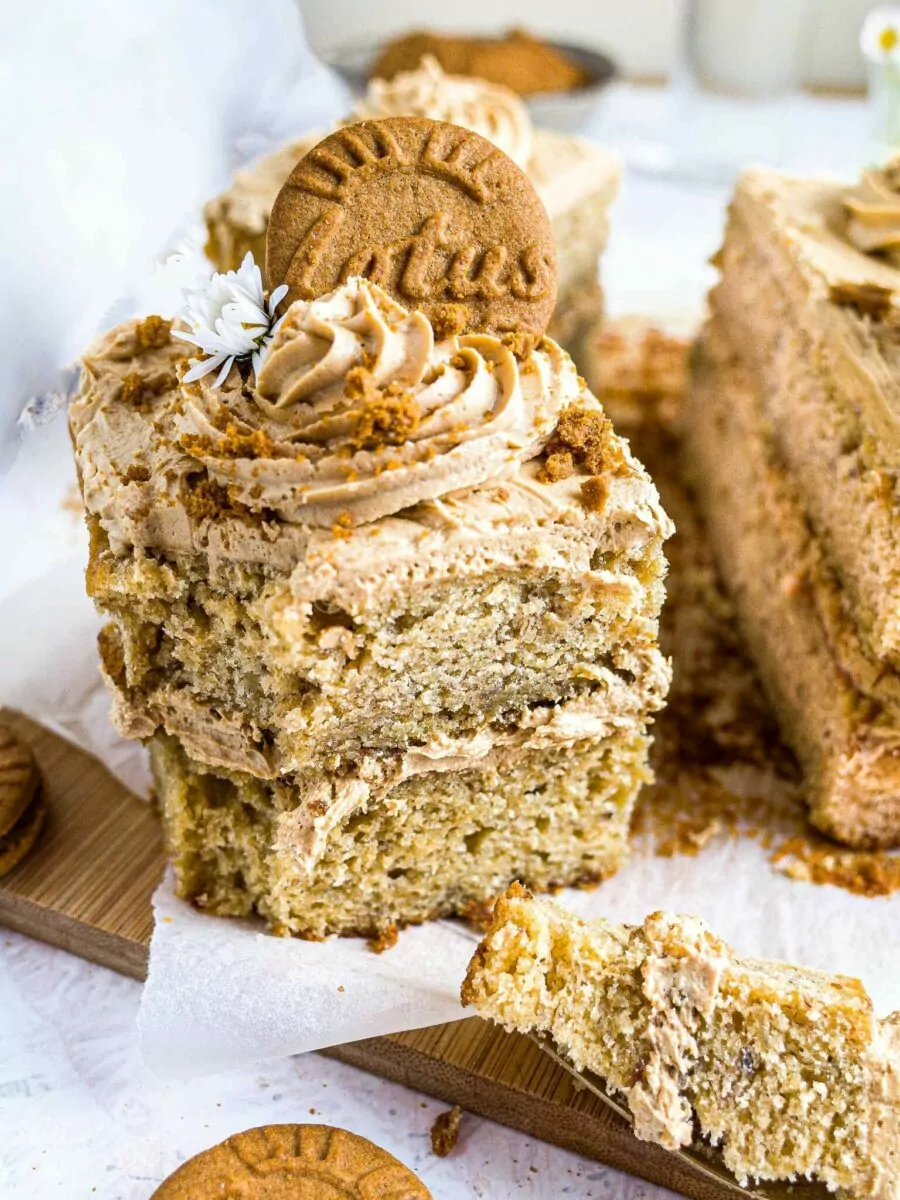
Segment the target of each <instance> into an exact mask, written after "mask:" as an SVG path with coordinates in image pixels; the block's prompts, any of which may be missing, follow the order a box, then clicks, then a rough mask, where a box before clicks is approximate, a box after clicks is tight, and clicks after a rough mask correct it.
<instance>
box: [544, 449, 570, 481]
mask: <svg viewBox="0 0 900 1200" xmlns="http://www.w3.org/2000/svg"><path fill="white" fill-rule="evenodd" d="M574 472H575V463H574V462H573V461H572V455H571V454H570V452H569V451H568V450H557V451H556V452H555V453H553V454H548V455H547V457H546V458H545V459H544V463H543V466H542V467H541V469H540V470H539V471H538V473H537V477H538V481H539V482H540V483H557V482H558V481H559V480H560V479H568V478H569V476H570V475H572V474H574Z"/></svg>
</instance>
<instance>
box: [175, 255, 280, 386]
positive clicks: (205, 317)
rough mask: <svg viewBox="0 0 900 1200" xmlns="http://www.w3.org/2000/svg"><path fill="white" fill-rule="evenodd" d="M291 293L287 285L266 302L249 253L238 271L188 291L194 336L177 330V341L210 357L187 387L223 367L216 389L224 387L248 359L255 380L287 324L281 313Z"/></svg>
mask: <svg viewBox="0 0 900 1200" xmlns="http://www.w3.org/2000/svg"><path fill="white" fill-rule="evenodd" d="M287 290H288V288H287V284H286V283H283V284H282V285H281V287H277V288H276V289H275V291H274V292H272V294H271V296H269V299H268V301H266V297H265V293H264V291H263V282H262V274H261V272H260V269H259V267H258V266H257V265H256V263H255V262H254V261H253V255H252V254H250V253H249V252H248V253H247V255H246V256H245V258H244V261H243V262H242V263H241V265H240V267H239V268H238V269H237V270H236V271H225V272H224V273H219V272H215V273H213V274H211V275H208V276H207V277H206V278H200V279H198V280H197V281H196V283H193V284H191V285H190V286H188V287H185V288H184V300H185V304H184V309H183V311H182V313H181V316H183V318H184V319H185V321H187V323H188V324H189V325H190V326H191V329H192V332H191V333H185V332H184V331H183V330H178V329H173V330H172V336H173V337H176V338H180V339H181V341H183V342H190V343H191V345H193V346H196V347H197V349H198V350H200V351H201V352H202V353H203V354H204V355H206V356H207V357H205V358H202V359H199V360H194V365H193V366H192V367H191V369H190V370H189V371H188V372H187V374H186V375H185V376H184V382H185V383H193V381H194V380H195V379H201V378H202V377H203V376H204V375H209V374H210V373H211V372H212V371H215V370H216V369H217V368H218V369H219V374H218V375H217V376H216V379H215V383H214V385H213V386H214V387H218V386H219V384H220V383H222V382H223V381H224V380H225V378H226V376H227V375H228V372H229V371H230V370H231V367H232V364H233V363H234V361H235V359H238V358H248V357H249V358H250V359H251V361H252V363H253V372H254V375H255V374H256V372H257V371H258V370H259V367H260V364H261V362H262V356H263V354H264V353H265V351H266V349H267V348H268V345H269V343H270V342H271V340H272V338H273V336H274V334H275V330H276V329H277V328H278V326H279V325H280V324H281V320H280V319H279V320H276V319H275V310H276V309H277V307H278V305H279V304H280V303H281V301H282V300H283V299H284V297H285V296H286V295H287Z"/></svg>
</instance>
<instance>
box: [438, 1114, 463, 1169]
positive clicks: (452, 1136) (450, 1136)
mask: <svg viewBox="0 0 900 1200" xmlns="http://www.w3.org/2000/svg"><path fill="white" fill-rule="evenodd" d="M461 1121H462V1109H461V1108H460V1107H459V1105H458V1104H454V1105H453V1107H452V1108H451V1109H448V1111H447V1112H442V1113H439V1114H438V1116H437V1117H436V1118H435V1122H434V1124H433V1125H432V1126H431V1152H432V1154H436V1155H437V1156H438V1158H446V1157H447V1155H448V1154H450V1153H452V1151H453V1150H454V1149H455V1148H456V1143H457V1141H458V1140H459V1126H460V1123H461Z"/></svg>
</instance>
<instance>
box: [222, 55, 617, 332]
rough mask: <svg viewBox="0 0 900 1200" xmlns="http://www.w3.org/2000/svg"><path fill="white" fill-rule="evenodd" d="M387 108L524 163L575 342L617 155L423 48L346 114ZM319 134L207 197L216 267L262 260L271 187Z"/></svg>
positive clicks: (589, 300)
mask: <svg viewBox="0 0 900 1200" xmlns="http://www.w3.org/2000/svg"><path fill="white" fill-rule="evenodd" d="M394 116H412V117H428V118H431V119H433V120H438V121H449V122H450V123H452V124H454V125H459V126H462V127H464V128H466V129H471V130H474V132H476V133H479V134H481V135H482V136H483V137H486V138H488V139H489V140H490V141H492V142H493V143H494V144H495V145H497V146H499V147H500V149H501V150H503V152H504V153H505V154H508V155H509V156H510V158H511V159H512V160H513V161H514V162H515V163H517V165H518V166H520V167H521V168H522V169H523V170H524V171H526V172H527V174H528V176H529V178H530V179H531V181H532V183H533V184H534V186H535V188H536V189H537V193H538V195H539V196H540V198H541V200H542V202H543V204H544V206H545V207H546V209H547V212H548V214H549V216H550V221H551V224H552V227H553V236H554V240H555V242H556V255H557V264H558V275H559V278H558V296H557V316H556V322H555V324H554V327H553V330H554V333H555V334H556V335H558V336H559V337H560V339H561V340H562V339H563V338H565V340H566V344H567V345H568V344H569V342H573V343H574V341H575V340H576V339H577V337H578V334H579V330H580V318H581V316H582V309H583V308H584V307H585V306H588V307H589V308H591V309H596V307H597V303H598V296H597V268H598V261H599V258H600V255H601V254H602V252H603V250H604V248H605V246H606V239H607V235H608V231H609V209H610V206H611V205H612V203H613V201H614V200H615V198H616V196H617V195H618V191H619V185H620V180H621V167H620V165H619V162H618V160H617V159H616V158H615V156H614V155H613V154H611V153H610V152H609V151H608V150H604V149H603V148H602V147H600V146H597V145H594V144H593V143H591V142H589V141H587V140H586V139H584V138H580V137H575V136H568V135H564V134H560V133H554V132H553V131H552V130H547V129H534V128H532V124H531V118H530V117H529V115H528V110H527V108H526V107H525V104H524V103H523V101H522V100H521V99H520V97H519V96H517V95H516V94H515V93H514V92H512V91H510V90H509V89H508V88H506V87H503V86H502V85H501V84H496V83H487V82H486V81H484V80H481V79H472V78H469V77H464V76H460V75H447V74H445V73H444V72H443V70H442V69H441V67H440V66H439V65H438V63H437V62H436V60H435V59H434V58H432V57H430V56H428V55H426V56H425V58H424V59H423V61H422V62H421V64H420V65H419V66H417V67H416V68H415V69H414V70H411V71H402V72H400V73H399V74H397V75H395V76H394V77H393V78H392V79H391V80H385V79H374V80H372V82H371V83H370V84H369V89H368V92H367V94H366V96H365V98H364V99H363V100H362V101H361V102H360V103H359V104H358V105H357V108H356V111H355V112H354V114H353V116H352V117H351V120H353V121H359V120H362V119H371V118H382V117H394ZM322 136H323V134H322V133H312V134H310V135H309V136H306V137H303V138H300V139H298V140H297V141H295V142H292V143H290V144H289V145H287V146H284V147H281V148H280V149H278V150H275V151H273V152H272V153H271V154H268V155H266V156H265V157H263V158H261V159H259V160H258V161H257V162H255V163H253V164H251V165H250V166H249V167H247V168H245V169H244V170H242V171H239V172H238V174H237V175H236V176H235V178H234V181H233V182H232V184H231V186H230V187H229V188H228V189H227V190H226V191H225V192H223V193H222V194H221V195H220V196H217V197H215V199H213V200H211V201H210V202H209V203H208V204H207V205H206V210H205V216H206V226H207V233H208V242H207V247H206V249H207V253H208V254H209V256H210V258H211V259H212V261H213V262H214V263H215V265H216V267H217V268H218V270H220V271H227V270H233V269H235V268H236V267H238V266H239V265H240V263H241V261H242V259H243V257H244V255H245V254H246V253H247V251H251V252H252V253H253V255H254V257H255V258H256V260H257V262H260V263H261V262H262V261H263V254H264V250H265V241H266V227H267V225H268V221H269V214H270V213H271V211H272V205H273V204H274V203H275V197H276V196H277V195H278V192H279V191H280V190H281V188H282V186H283V185H284V183H285V181H286V180H287V178H288V176H289V175H290V173H291V171H292V169H293V168H294V166H295V165H296V163H297V162H298V160H299V159H300V158H302V157H303V156H304V155H305V154H306V153H307V152H308V151H309V150H310V149H312V147H313V146H314V145H315V144H316V142H318V141H319V140H320V139H321V137H322Z"/></svg>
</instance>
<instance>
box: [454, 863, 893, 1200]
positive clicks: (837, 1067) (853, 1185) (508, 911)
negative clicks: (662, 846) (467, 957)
mask: <svg viewBox="0 0 900 1200" xmlns="http://www.w3.org/2000/svg"><path fill="white" fill-rule="evenodd" d="M462 997H463V1003H464V1004H470V1005H474V1007H475V1008H476V1009H477V1011H478V1012H479V1013H481V1015H483V1016H485V1017H488V1018H490V1019H491V1020H494V1021H497V1022H498V1023H500V1024H502V1025H504V1026H506V1027H507V1028H508V1029H515V1030H518V1031H520V1032H523V1033H541V1034H546V1035H549V1036H550V1037H551V1038H552V1039H553V1041H554V1042H555V1044H556V1045H557V1046H558V1047H559V1049H560V1050H561V1052H562V1053H563V1054H564V1055H565V1056H566V1057H567V1058H568V1059H569V1060H570V1061H571V1062H572V1064H573V1065H574V1066H575V1068H576V1069H578V1070H583V1069H588V1070H590V1071H593V1072H595V1073H596V1074H597V1075H599V1076H601V1077H602V1078H603V1079H604V1080H605V1081H606V1083H607V1085H608V1086H609V1087H610V1088H611V1089H612V1090H613V1091H614V1092H618V1093H620V1094H621V1095H623V1096H624V1097H625V1098H626V1100H627V1102H628V1106H629V1108H630V1110H631V1113H632V1116H633V1119H634V1125H635V1132H636V1133H637V1135H638V1136H639V1137H641V1138H644V1139H645V1140H649V1141H654V1142H657V1143H659V1144H661V1145H663V1146H666V1147H668V1148H670V1149H675V1148H677V1147H680V1146H687V1145H689V1144H691V1143H692V1141H693V1139H694V1136H695V1127H696V1126H699V1132H700V1133H701V1134H702V1135H703V1137H704V1138H705V1139H706V1140H707V1141H709V1142H710V1143H712V1144H713V1145H716V1146H718V1147H720V1149H721V1153H722V1157H723V1158H724V1161H725V1164H726V1165H727V1166H728V1168H729V1169H730V1170H731V1171H733V1172H734V1174H735V1175H736V1176H737V1178H738V1180H739V1181H740V1182H741V1183H742V1184H746V1183H747V1182H748V1180H750V1179H760V1180H779V1179H782V1180H792V1181H793V1180H796V1179H797V1178H798V1177H805V1178H807V1179H811V1180H817V1181H820V1182H822V1183H825V1184H827V1186H828V1187H829V1188H831V1189H841V1190H842V1191H843V1192H844V1193H845V1194H847V1195H852V1196H873V1197H874V1196H878V1197H882V1198H884V1200H887V1198H888V1197H896V1196H897V1195H900V1013H898V1014H894V1016H893V1017H890V1018H888V1019H887V1020H885V1021H883V1022H879V1021H877V1020H876V1019H875V1017H874V1014H873V1012H872V1005H871V1001H870V1000H869V998H868V996H867V995H866V993H865V991H864V989H863V987H862V985H861V984H860V983H859V981H858V980H855V979H848V978H844V977H842V976H836V975H825V974H823V973H821V972H818V971H812V970H804V969H802V968H799V967H792V966H788V965H787V964H784V963H776V962H764V961H761V960H757V959H750V958H741V957H738V956H737V955H735V954H734V953H733V952H732V951H731V950H730V949H729V948H728V946H726V945H725V943H723V942H722V941H721V940H720V939H718V938H717V937H715V936H714V935H713V934H712V933H711V932H710V931H709V930H708V929H707V928H706V926H705V925H704V924H703V922H702V921H699V920H698V919H697V918H695V917H680V916H674V915H672V914H666V913H655V914H653V915H652V916H650V917H648V918H647V919H646V921H645V922H644V923H643V925H642V926H620V925H611V924H608V923H606V922H604V921H592V922H585V921H582V920H580V919H579V918H578V917H576V916H574V914H572V913H570V912H568V911H566V910H565V909H564V908H562V907H560V906H558V905H556V904H554V903H552V902H550V901H538V900H535V899H534V898H533V897H532V896H531V895H530V894H529V893H528V892H527V891H526V890H525V889H524V888H522V887H520V886H518V885H514V886H513V887H512V888H511V889H510V890H509V892H508V893H507V894H506V895H505V896H504V897H503V898H501V900H500V901H499V902H498V904H497V906H496V909H495V912H494V917H493V922H492V925H491V927H490V930H489V931H488V933H487V936H486V937H485V939H484V941H483V942H482V944H481V946H480V947H479V948H478V950H477V951H476V953H475V956H474V958H473V959H472V962H471V964H470V966H469V971H468V974H467V976H466V980H465V983H464V984H463V989H462Z"/></svg>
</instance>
